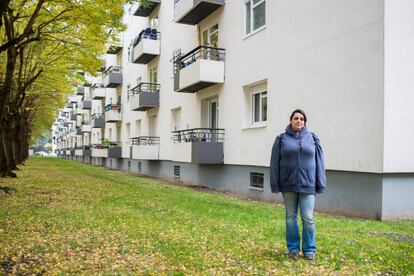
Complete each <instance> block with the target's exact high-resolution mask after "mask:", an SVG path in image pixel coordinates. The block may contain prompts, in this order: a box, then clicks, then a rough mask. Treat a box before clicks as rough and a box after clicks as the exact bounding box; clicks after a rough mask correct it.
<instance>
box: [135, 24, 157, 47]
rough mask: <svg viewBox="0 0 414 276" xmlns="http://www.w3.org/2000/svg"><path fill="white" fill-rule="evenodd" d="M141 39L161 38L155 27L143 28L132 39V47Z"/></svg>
mask: <svg viewBox="0 0 414 276" xmlns="http://www.w3.org/2000/svg"><path fill="white" fill-rule="evenodd" d="M142 39H152V40H161V33H160V32H158V31H157V29H152V28H146V29H143V30H142V31H141V32H140V33H139V34H138V35H137V37H136V38H135V39H134V40H133V41H132V47H135V46H137V45H138V43H140V42H141V40H142Z"/></svg>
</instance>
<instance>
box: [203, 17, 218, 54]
mask: <svg viewBox="0 0 414 276" xmlns="http://www.w3.org/2000/svg"><path fill="white" fill-rule="evenodd" d="M218 29H219V27H218V24H215V25H214V26H212V27H210V28H207V29H205V30H204V31H203V41H202V43H203V46H207V47H213V48H217V47H218ZM216 56H217V54H216V51H215V50H212V49H206V50H205V51H204V54H203V58H205V59H217V57H216Z"/></svg>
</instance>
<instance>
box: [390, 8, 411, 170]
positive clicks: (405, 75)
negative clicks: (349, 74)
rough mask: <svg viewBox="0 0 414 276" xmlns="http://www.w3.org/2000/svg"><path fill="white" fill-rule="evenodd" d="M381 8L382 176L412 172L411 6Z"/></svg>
mask: <svg viewBox="0 0 414 276" xmlns="http://www.w3.org/2000/svg"><path fill="white" fill-rule="evenodd" d="M385 7H386V9H385V23H384V25H385V27H384V28H385V33H384V44H385V67H384V75H385V76H384V77H385V81H384V91H385V95H384V99H385V107H384V110H385V111H384V112H385V114H384V172H413V171H414V143H413V142H412V141H414V131H412V123H411V122H410V121H412V118H413V107H412V105H413V103H414V93H413V91H414V78H413V72H414V51H413V49H414V2H413V1H410V0H396V1H390V0H385Z"/></svg>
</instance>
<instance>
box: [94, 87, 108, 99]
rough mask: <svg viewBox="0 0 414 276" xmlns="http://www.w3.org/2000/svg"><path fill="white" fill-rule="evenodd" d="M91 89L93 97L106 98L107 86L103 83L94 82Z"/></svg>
mask: <svg viewBox="0 0 414 276" xmlns="http://www.w3.org/2000/svg"><path fill="white" fill-rule="evenodd" d="M91 91H92V99H94V100H101V99H105V94H106V93H105V92H106V90H105V87H104V85H103V84H101V83H99V84H94V85H93V86H92V87H91Z"/></svg>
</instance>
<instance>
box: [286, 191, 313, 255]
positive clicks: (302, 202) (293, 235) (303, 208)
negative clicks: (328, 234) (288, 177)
mask: <svg viewBox="0 0 414 276" xmlns="http://www.w3.org/2000/svg"><path fill="white" fill-rule="evenodd" d="M283 201H284V203H285V209H286V244H287V248H288V250H289V253H299V251H300V236H299V227H298V208H299V209H300V217H301V219H302V252H303V254H304V255H305V256H306V255H310V254H315V250H316V239H315V223H314V221H313V210H314V208H315V195H313V194H303V193H290V192H289V193H283Z"/></svg>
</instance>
